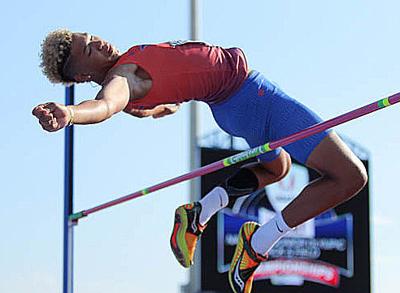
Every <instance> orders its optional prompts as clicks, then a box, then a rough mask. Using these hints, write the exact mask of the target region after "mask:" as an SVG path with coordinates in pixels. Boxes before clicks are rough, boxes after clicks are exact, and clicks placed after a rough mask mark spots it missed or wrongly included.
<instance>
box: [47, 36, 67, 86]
mask: <svg viewBox="0 0 400 293" xmlns="http://www.w3.org/2000/svg"><path fill="white" fill-rule="evenodd" d="M71 44H72V32H71V31H69V30H67V29H58V30H55V31H53V32H50V33H49V34H48V35H47V36H46V38H45V39H44V40H43V42H42V46H41V47H42V50H41V53H40V58H41V63H40V67H41V68H42V72H43V73H44V75H46V77H47V78H48V79H49V80H50V81H51V82H52V83H63V84H70V83H72V82H74V81H73V80H71V79H70V78H68V77H67V76H66V75H65V64H66V61H67V60H68V57H69V55H70V53H71Z"/></svg>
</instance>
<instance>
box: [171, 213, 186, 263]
mask: <svg viewBox="0 0 400 293" xmlns="http://www.w3.org/2000/svg"><path fill="white" fill-rule="evenodd" d="M177 216H179V219H176V217H177ZM175 223H179V225H178V231H177V232H176V245H177V246H176V247H174V246H173V245H172V241H171V247H172V251H173V253H174V254H175V257H176V259H177V260H178V262H179V263H180V264H181V265H182V266H183V267H185V268H188V267H190V265H191V262H190V259H189V257H188V255H189V250H188V247H187V245H186V239H185V235H186V230H187V227H188V220H187V214H186V210H185V209H184V208H183V207H179V208H178V209H177V210H176V211H175ZM174 229H175V227H174ZM173 235H174V233H173V234H172V237H173ZM172 237H171V238H172Z"/></svg>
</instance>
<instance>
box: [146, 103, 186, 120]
mask: <svg viewBox="0 0 400 293" xmlns="http://www.w3.org/2000/svg"><path fill="white" fill-rule="evenodd" d="M179 107H180V104H165V105H158V106H157V107H155V108H153V109H152V111H153V114H152V117H153V118H161V117H164V116H167V115H171V114H174V113H175V112H176V111H178V109H179Z"/></svg>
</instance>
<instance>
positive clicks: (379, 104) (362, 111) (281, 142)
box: [69, 93, 400, 223]
mask: <svg viewBox="0 0 400 293" xmlns="http://www.w3.org/2000/svg"><path fill="white" fill-rule="evenodd" d="M399 101H400V93H397V94H394V95H391V96H389V97H387V98H383V99H380V100H378V101H376V102H373V103H371V104H368V105H366V106H363V107H360V108H358V109H355V110H353V111H350V112H347V113H345V114H342V115H340V116H337V117H335V118H332V119H330V120H327V121H324V122H321V123H318V124H316V125H313V126H310V127H308V128H306V129H304V130H301V131H299V132H296V133H294V134H291V135H289V136H286V137H284V138H281V139H278V140H275V141H271V142H267V143H265V144H263V145H260V146H258V147H255V148H252V149H249V150H246V151H243V152H241V153H238V154H236V155H233V156H230V157H228V158H225V159H223V160H220V161H217V162H214V163H211V164H209V165H206V166H203V167H201V168H198V169H196V170H193V171H191V172H189V173H186V174H183V175H181V176H178V177H175V178H172V179H169V180H167V181H164V182H161V183H159V184H156V185H153V186H151V187H148V188H145V189H142V190H139V191H137V192H134V193H131V194H128V195H125V196H122V197H119V198H117V199H114V200H111V201H109V202H106V203H103V204H101V205H98V206H95V207H93V208H90V209H87V210H83V211H80V212H77V213H73V214H71V215H70V217H69V219H70V221H72V222H75V223H77V221H78V220H79V219H81V218H83V217H86V216H88V215H90V214H93V213H95V212H98V211H101V210H103V209H106V208H109V207H112V206H115V205H117V204H120V203H123V202H126V201H129V200H132V199H135V198H138V197H142V196H145V195H147V194H149V193H152V192H154V191H157V190H160V189H163V188H165V187H168V186H171V185H175V184H177V183H180V182H183V181H187V180H190V179H193V178H196V177H199V176H203V175H206V174H208V173H211V172H214V171H217V170H220V169H222V168H225V167H228V166H232V165H235V164H237V163H240V162H243V161H246V160H248V159H250V158H254V157H256V156H258V155H261V154H264V153H266V152H269V151H271V150H273V149H276V148H278V147H282V146H285V145H288V144H290V143H293V142H295V141H298V140H300V139H303V138H306V137H309V136H311V135H314V134H316V133H319V132H321V131H324V130H327V129H329V128H332V127H335V126H337V125H340V124H343V123H346V122H348V121H350V120H354V119H357V118H359V117H361V116H364V115H367V114H369V113H372V112H375V111H377V110H380V109H383V108H385V107H389V106H391V105H393V104H396V103H398V102H399Z"/></svg>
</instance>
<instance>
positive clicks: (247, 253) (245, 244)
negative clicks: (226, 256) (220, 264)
mask: <svg viewBox="0 0 400 293" xmlns="http://www.w3.org/2000/svg"><path fill="white" fill-rule="evenodd" d="M259 227H260V225H259V224H257V223H255V222H246V223H244V224H243V226H242V228H240V231H239V235H238V243H237V246H236V250H235V254H234V255H233V259H232V262H231V267H230V268H229V274H228V275H229V284H230V285H231V288H232V290H233V292H235V293H250V292H251V287H252V285H253V278H254V275H253V274H254V271H255V270H256V269H257V267H258V266H259V265H260V263H261V262H262V261H265V260H267V257H266V256H263V255H260V254H258V253H256V252H255V251H254V250H253V249H252V248H251V245H250V243H251V238H252V236H253V234H254V232H255V231H256V230H257V229H258V228H259Z"/></svg>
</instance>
